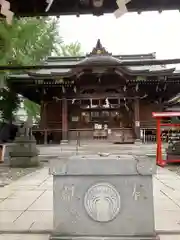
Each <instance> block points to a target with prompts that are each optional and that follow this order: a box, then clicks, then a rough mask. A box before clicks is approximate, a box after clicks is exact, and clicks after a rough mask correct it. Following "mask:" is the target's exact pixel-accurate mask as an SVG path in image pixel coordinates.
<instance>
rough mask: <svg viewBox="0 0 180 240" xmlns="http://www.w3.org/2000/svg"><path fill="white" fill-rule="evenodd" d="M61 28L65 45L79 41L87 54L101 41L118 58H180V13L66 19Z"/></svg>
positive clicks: (72, 17)
mask: <svg viewBox="0 0 180 240" xmlns="http://www.w3.org/2000/svg"><path fill="white" fill-rule="evenodd" d="M59 29H60V30H59V31H60V35H61V36H62V37H63V39H64V41H65V43H71V42H75V41H79V42H80V43H81V45H82V50H83V52H84V53H89V52H91V50H92V48H93V47H94V46H95V44H96V42H97V39H100V40H101V42H102V44H103V46H104V47H105V48H106V50H107V51H108V52H111V53H113V54H117V55H118V54H139V53H140V54H142V53H151V52H156V56H157V58H158V59H168V58H180V12H179V11H164V12H162V13H158V12H144V13H141V14H138V13H126V14H125V15H123V16H122V17H120V18H119V19H116V18H115V16H114V15H113V14H107V15H103V16H100V17H96V16H92V15H86V16H85V15H84V16H83V15H81V16H80V17H76V16H62V17H60V24H59Z"/></svg>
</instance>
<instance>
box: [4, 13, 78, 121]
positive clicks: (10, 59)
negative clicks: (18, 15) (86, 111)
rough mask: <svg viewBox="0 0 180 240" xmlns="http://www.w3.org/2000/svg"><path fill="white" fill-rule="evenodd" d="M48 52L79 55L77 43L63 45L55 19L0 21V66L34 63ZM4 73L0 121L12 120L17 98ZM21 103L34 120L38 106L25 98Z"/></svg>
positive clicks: (48, 54) (18, 104)
mask: <svg viewBox="0 0 180 240" xmlns="http://www.w3.org/2000/svg"><path fill="white" fill-rule="evenodd" d="M52 52H55V53H56V54H58V55H59V56H80V55H82V53H81V45H80V44H79V43H78V42H76V43H71V44H69V45H65V44H63V41H62V38H61V37H60V36H59V29H58V21H57V20H56V19H55V18H49V17H41V18H38V19H37V18H22V19H14V20H13V22H12V25H8V24H7V23H6V21H5V20H4V19H1V20H0V64H1V65H7V64H13V65H30V64H32V65H34V64H37V63H39V62H40V61H43V60H44V59H45V58H46V57H47V56H50V55H51V54H52ZM18 73H19V72H18ZM7 74H8V72H1V73H0V91H1V98H0V113H1V116H2V118H3V119H4V120H10V121H12V120H13V118H14V113H15V112H17V109H18V108H19V106H20V102H21V101H20V99H19V97H18V95H17V94H16V93H15V92H13V91H12V89H11V87H10V86H11V85H10V83H8V82H7V81H5V79H6V75H7ZM5 86H6V88H4V87H5ZM23 103H24V109H25V110H26V112H27V115H28V116H32V117H33V118H34V119H35V120H37V119H38V118H39V116H40V106H39V105H37V104H35V103H33V102H32V101H30V100H28V99H24V100H23Z"/></svg>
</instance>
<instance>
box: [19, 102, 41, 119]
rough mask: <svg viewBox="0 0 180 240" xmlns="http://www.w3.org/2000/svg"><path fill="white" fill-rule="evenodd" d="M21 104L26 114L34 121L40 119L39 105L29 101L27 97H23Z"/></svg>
mask: <svg viewBox="0 0 180 240" xmlns="http://www.w3.org/2000/svg"><path fill="white" fill-rule="evenodd" d="M23 104H24V108H25V109H26V112H27V115H28V116H29V117H32V118H33V120H34V121H35V122H38V120H39V119H40V110H41V109H40V105H39V104H36V103H34V102H32V101H30V100H29V99H24V101H23Z"/></svg>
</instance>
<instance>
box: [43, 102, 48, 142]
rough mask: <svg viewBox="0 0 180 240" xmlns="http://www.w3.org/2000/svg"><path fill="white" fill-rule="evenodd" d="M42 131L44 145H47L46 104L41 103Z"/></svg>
mask: <svg viewBox="0 0 180 240" xmlns="http://www.w3.org/2000/svg"><path fill="white" fill-rule="evenodd" d="M42 116H43V130H44V144H47V143H48V141H47V103H45V102H43V114H42Z"/></svg>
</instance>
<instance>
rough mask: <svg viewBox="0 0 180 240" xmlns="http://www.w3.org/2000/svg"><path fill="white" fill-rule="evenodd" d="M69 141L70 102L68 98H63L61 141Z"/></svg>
mask: <svg viewBox="0 0 180 240" xmlns="http://www.w3.org/2000/svg"><path fill="white" fill-rule="evenodd" d="M67 142H68V103H67V99H66V98H63V99H62V141H61V143H67Z"/></svg>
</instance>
